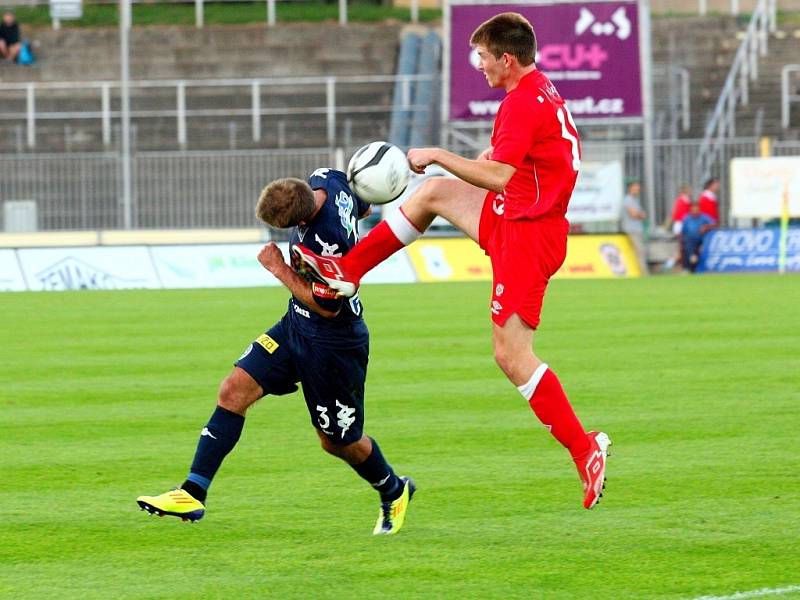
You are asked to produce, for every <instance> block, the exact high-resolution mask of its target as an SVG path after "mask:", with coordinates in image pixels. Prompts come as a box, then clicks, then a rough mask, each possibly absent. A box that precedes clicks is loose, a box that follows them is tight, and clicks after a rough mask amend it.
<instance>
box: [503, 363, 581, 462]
mask: <svg viewBox="0 0 800 600" xmlns="http://www.w3.org/2000/svg"><path fill="white" fill-rule="evenodd" d="M537 379H538V382H537ZM531 387H533V392H532V395H530V388H531ZM519 390H520V392H522V394H523V396H525V397H526V398H527V399H528V403H529V404H530V405H531V408H532V409H533V412H534V413H536V416H537V417H538V418H539V420H540V421H541V422H542V423H543V424H544V426H545V427H547V428H548V429H549V430H550V433H551V434H553V437H554V438H556V439H557V440H558V441H559V442H561V444H562V445H563V446H564V447H565V448H567V450H569V453H570V454H571V455H572V458H573V459H575V458H580V457H582V456H583V455H585V454H586V453H587V452H588V451H589V439H588V437H587V436H586V430H584V428H583V425H581V422H580V420H578V417H577V416H576V415H575V411H574V410H572V405H571V404H570V403H569V400H568V399H567V395H566V394H565V393H564V389H563V388H562V387H561V382H559V381H558V377H556V374H555V373H553V372H552V371H551V370H550V369H549V368H547V365H546V364H544V363H543V364H542V365H541V366H540V367H539V368H538V369H536V371H535V372H534V374H533V377H531V380H530V381H529V382H528V383H527V384H525V385H524V386H519ZM526 392H528V394H527V395H526Z"/></svg>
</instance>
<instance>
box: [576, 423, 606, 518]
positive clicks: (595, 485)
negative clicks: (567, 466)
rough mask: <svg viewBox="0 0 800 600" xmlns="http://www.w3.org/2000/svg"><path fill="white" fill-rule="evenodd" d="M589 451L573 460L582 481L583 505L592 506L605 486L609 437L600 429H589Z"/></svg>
mask: <svg viewBox="0 0 800 600" xmlns="http://www.w3.org/2000/svg"><path fill="white" fill-rule="evenodd" d="M586 435H588V436H589V452H588V453H587V454H586V456H585V457H583V458H579V459H576V460H575V466H576V467H578V473H579V474H580V476H581V481H582V482H583V507H584V508H592V507H593V506H594V505H595V504H597V503H598V502H600V498H601V497H602V496H603V488H604V487H606V459H607V458H608V447H609V446H610V445H611V439H610V438H609V437H608V436H607V435H606V434H605V433H603V432H602V431H590V432H589V433H588V434H586Z"/></svg>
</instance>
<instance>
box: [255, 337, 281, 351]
mask: <svg viewBox="0 0 800 600" xmlns="http://www.w3.org/2000/svg"><path fill="white" fill-rule="evenodd" d="M256 344H258V345H259V346H261V347H262V348H264V350H266V351H267V352H269V353H270V354H272V353H273V352H275V350H277V349H278V347H279V346H280V344H279V343H278V342H276V341H275V340H273V339H272V338H271V337H269V336H268V335H267V334H266V333H262V334H261V335H260V336H258V337H257V338H256Z"/></svg>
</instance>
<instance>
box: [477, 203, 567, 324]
mask: <svg viewBox="0 0 800 600" xmlns="http://www.w3.org/2000/svg"><path fill="white" fill-rule="evenodd" d="M503 203H504V201H503V195H502V194H497V193H495V192H489V193H488V194H486V199H485V200H484V202H483V210H482V212H481V220H480V223H479V225H478V244H480V247H481V248H483V250H484V252H486V254H488V255H489V257H490V258H491V261H492V275H493V281H492V302H491V305H490V307H491V310H492V321H494V322H495V323H497V324H498V325H499V326H500V327H502V326H503V325H505V322H506V321H507V320H508V318H509V317H510V316H511V315H513V314H514V313H516V314H518V315H519V316H520V318H521V319H522V320H523V321H525V323H527V324H528V325H530V326H531V327H533V328H534V329H536V327H537V326H538V325H539V315H540V313H541V312H542V300H543V299H544V292H545V290H546V289H547V283H548V282H549V281H550V277H552V276H553V274H554V273H555V272H556V271H558V269H559V268H560V267H561V265H562V264H563V263H564V259H565V258H566V256H567V232H568V231H569V222H568V221H567V220H566V219H565V218H564V217H544V218H538V219H533V220H529V219H514V220H509V219H505V218H503Z"/></svg>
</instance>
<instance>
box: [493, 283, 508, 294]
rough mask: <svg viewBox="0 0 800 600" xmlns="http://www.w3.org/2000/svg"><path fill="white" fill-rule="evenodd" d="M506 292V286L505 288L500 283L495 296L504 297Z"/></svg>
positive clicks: (496, 287) (495, 290) (495, 289)
mask: <svg viewBox="0 0 800 600" xmlns="http://www.w3.org/2000/svg"><path fill="white" fill-rule="evenodd" d="M505 291H506V286H504V285H503V284H502V283H498V284H497V285H496V286H495V288H494V295H495V296H502V295H503V292H505Z"/></svg>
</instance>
